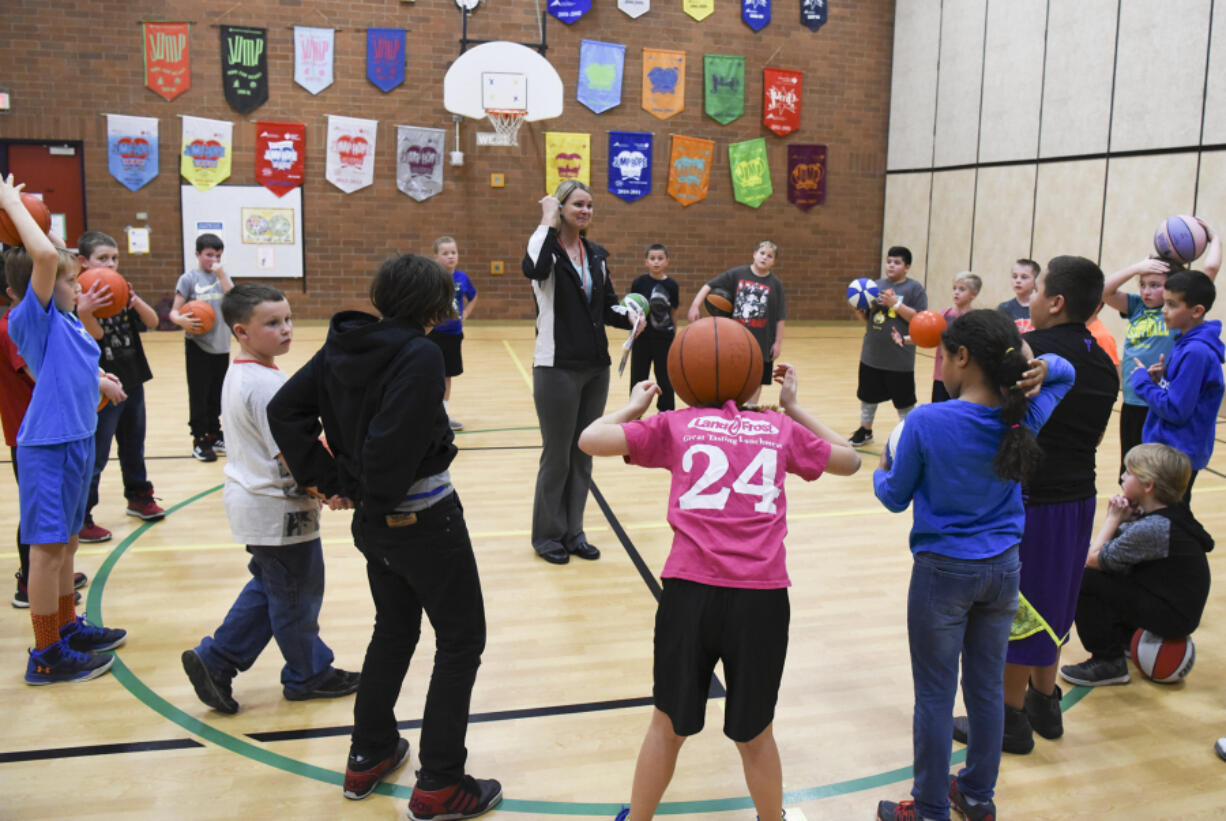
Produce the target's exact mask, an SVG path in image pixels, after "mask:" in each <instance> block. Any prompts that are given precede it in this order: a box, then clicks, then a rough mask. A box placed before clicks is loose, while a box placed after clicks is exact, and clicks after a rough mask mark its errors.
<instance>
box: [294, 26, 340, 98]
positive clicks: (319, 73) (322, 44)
mask: <svg viewBox="0 0 1226 821" xmlns="http://www.w3.org/2000/svg"><path fill="white" fill-rule="evenodd" d="M335 56H336V31H335V29H317V28H310V27H308V26H294V82H295V83H297V84H298V85H300V86H302V87H303V88H305V89H306V90H307V91H309V92H311V93H312V94H318V93H319V92H321V91H323V90H324V89H325V88H327V87H328V86H330V85H332V64H333V61H334V59H335Z"/></svg>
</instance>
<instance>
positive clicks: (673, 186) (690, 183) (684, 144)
mask: <svg viewBox="0 0 1226 821" xmlns="http://www.w3.org/2000/svg"><path fill="white" fill-rule="evenodd" d="M714 153H715V143H714V142H712V141H711V140H704V139H701V138H700V137H682V136H681V135H679V134H674V135H673V143H672V149H671V150H670V151H669V160H668V194H669V196H671V197H672V198H673V199H675V200H676V201H677V202H679V203H681V204H682V205H693V204H694V203H696V202H699V201H701V200H705V199H706V198H707V188H708V186H709V185H710V183H711V157H712V156H713V155H714Z"/></svg>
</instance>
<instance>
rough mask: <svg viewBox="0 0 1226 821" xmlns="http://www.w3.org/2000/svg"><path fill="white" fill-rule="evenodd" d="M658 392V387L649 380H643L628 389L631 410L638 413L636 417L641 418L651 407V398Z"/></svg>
mask: <svg viewBox="0 0 1226 821" xmlns="http://www.w3.org/2000/svg"><path fill="white" fill-rule="evenodd" d="M659 392H660V386H659V385H657V384H656V383H655V382H652V381H651V380H650V379H644V380H643V381H642V382H640V383H638V384H637V385H635V386H634V387H633V388H631V389H630V402H629V403H628V404H629V405H630V407H631V408H633V409H634V410H637V411H638V415H639V416H642V415H643V414H644V413H646V412H647V408H649V407H650V406H651V397H653V396H655V395H657V394H658V393H659Z"/></svg>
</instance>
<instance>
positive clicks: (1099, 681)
mask: <svg viewBox="0 0 1226 821" xmlns="http://www.w3.org/2000/svg"><path fill="white" fill-rule="evenodd" d="M1060 676H1061V677H1062V678H1063V679H1064V680H1065V681H1067V682H1070V683H1071V684H1080V685H1081V686H1082V687H1101V686H1103V685H1106V684H1127V683H1128V682H1130V681H1132V676H1130V675H1128V661H1127V659H1124V658H1118V659H1104V658H1095V657H1094V656H1091V657H1090V658H1088V659H1086V660H1085V661H1083V662H1082V663H1081V664H1066V665H1064V666H1063V667H1061V668H1060Z"/></svg>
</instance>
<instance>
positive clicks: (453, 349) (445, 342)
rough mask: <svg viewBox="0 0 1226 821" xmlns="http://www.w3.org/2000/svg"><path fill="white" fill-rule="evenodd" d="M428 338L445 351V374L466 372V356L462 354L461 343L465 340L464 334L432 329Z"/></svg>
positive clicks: (454, 374)
mask: <svg viewBox="0 0 1226 821" xmlns="http://www.w3.org/2000/svg"><path fill="white" fill-rule="evenodd" d="M427 338H428V339H429V340H430V341H431V342H433V343H434V344H435V345H438V346H439V348H440V349H441V350H442V352H443V375H444V376H459V375H460V374H462V373H464V357H463V356H461V355H460V343H461V342H463V341H464V334H462V333H461V334H443V333H439V332H438V331H431V332H430V334H429V336H428V337H427Z"/></svg>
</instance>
